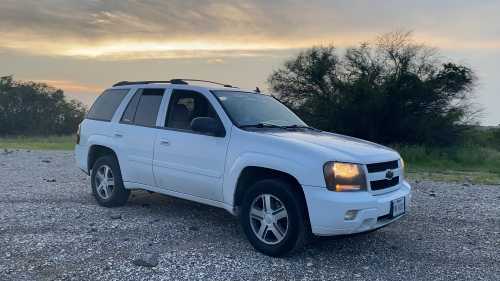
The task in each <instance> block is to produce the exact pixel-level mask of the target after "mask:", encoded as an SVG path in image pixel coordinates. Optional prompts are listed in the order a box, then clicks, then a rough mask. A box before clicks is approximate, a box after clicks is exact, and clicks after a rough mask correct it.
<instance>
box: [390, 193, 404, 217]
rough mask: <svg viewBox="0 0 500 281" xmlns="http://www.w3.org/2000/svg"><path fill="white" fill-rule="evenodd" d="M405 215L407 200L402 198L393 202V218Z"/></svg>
mask: <svg viewBox="0 0 500 281" xmlns="http://www.w3.org/2000/svg"><path fill="white" fill-rule="evenodd" d="M404 213H405V198H404V197H401V198H398V199H395V200H392V201H391V215H392V217H397V216H401V215H402V214H404Z"/></svg>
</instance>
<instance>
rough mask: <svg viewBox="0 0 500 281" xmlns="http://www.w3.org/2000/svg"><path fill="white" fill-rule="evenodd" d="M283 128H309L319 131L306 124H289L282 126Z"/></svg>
mask: <svg viewBox="0 0 500 281" xmlns="http://www.w3.org/2000/svg"><path fill="white" fill-rule="evenodd" d="M283 128H285V129H309V130H313V131H320V130H318V129H316V128H313V127H309V126H307V125H297V124H295V125H289V126H283Z"/></svg>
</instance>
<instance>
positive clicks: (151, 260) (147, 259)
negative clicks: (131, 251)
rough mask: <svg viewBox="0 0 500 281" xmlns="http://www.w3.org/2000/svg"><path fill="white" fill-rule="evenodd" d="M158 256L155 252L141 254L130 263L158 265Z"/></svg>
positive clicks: (149, 265) (146, 265) (148, 265)
mask: <svg viewBox="0 0 500 281" xmlns="http://www.w3.org/2000/svg"><path fill="white" fill-rule="evenodd" d="M159 258H160V256H159V255H158V254H156V253H147V254H141V255H139V256H138V257H136V258H135V259H134V260H133V261H132V263H133V264H135V265H137V266H145V267H155V266H157V265H158V262H159Z"/></svg>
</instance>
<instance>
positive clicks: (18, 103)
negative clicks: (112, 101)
mask: <svg viewBox="0 0 500 281" xmlns="http://www.w3.org/2000/svg"><path fill="white" fill-rule="evenodd" d="M85 112H86V108H85V106H84V105H83V104H82V103H81V102H78V101H75V100H67V99H66V98H65V96H64V92H63V91H62V90H60V89H56V88H53V87H51V86H49V85H47V84H44V83H36V82H31V81H27V82H23V81H15V80H14V78H13V77H12V76H4V77H0V135H54V134H56V135H63V134H73V133H75V132H76V130H77V128H78V124H79V123H80V122H81V121H82V120H83V118H84V116H85Z"/></svg>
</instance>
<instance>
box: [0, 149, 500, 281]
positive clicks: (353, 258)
mask: <svg viewBox="0 0 500 281" xmlns="http://www.w3.org/2000/svg"><path fill="white" fill-rule="evenodd" d="M413 186H414V189H413V200H412V202H411V212H410V213H409V214H408V215H407V216H406V217H405V218H403V219H401V220H399V221H398V222H396V223H394V224H392V225H390V226H388V227H386V228H383V229H380V230H378V231H375V232H372V233H369V234H361V235H355V236H350V237H337V238H327V239H325V238H323V239H317V240H316V241H314V242H313V243H312V244H311V245H309V246H308V247H307V248H306V249H305V250H304V251H303V252H301V253H298V254H296V255H294V256H290V257H287V258H282V259H278V258H270V257H267V256H264V255H262V254H260V253H258V252H256V251H255V250H253V248H252V247H251V246H250V244H249V243H248V242H247V240H246V238H245V237H244V234H243V232H242V230H241V229H240V227H239V225H238V222H237V220H236V219H235V218H234V217H232V216H231V215H230V214H228V213H226V211H224V210H221V209H216V208H212V207H208V206H204V205H200V204H197V203H192V202H188V201H185V200H181V199H175V198H171V197H167V196H162V195H159V194H149V193H147V192H142V191H135V192H133V193H132V197H131V198H130V201H129V203H128V204H127V205H126V206H124V207H120V208H114V209H108V208H103V207H99V206H98V205H97V204H96V202H95V201H94V199H93V197H92V194H91V191H90V187H89V179H88V177H87V176H86V175H85V174H83V173H81V172H80V171H79V170H78V169H77V168H76V167H75V164H74V160H73V155H72V153H71V152H53V151H52V152H50V151H36V152H35V151H14V152H11V153H5V152H3V151H0V280H120V281H124V280H178V279H179V280H254V279H258V280H500V186H479V185H472V186H471V185H468V184H451V183H436V182H428V181H424V182H418V183H416V182H413ZM142 255H149V258H150V259H151V260H152V262H153V263H155V260H156V261H157V262H158V265H157V266H155V267H152V268H151V267H144V266H138V265H136V264H135V263H134V260H135V259H137V258H138V257H141V256H142Z"/></svg>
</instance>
